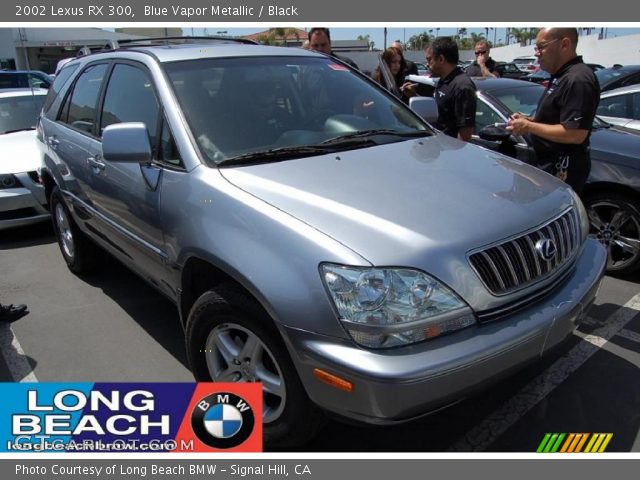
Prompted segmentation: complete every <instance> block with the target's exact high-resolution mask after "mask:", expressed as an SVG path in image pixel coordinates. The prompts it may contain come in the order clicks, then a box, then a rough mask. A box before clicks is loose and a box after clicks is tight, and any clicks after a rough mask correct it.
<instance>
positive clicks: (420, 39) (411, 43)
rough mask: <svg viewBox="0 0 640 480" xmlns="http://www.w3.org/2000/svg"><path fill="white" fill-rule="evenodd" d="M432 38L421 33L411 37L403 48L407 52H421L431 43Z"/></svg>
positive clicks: (427, 34) (425, 33)
mask: <svg viewBox="0 0 640 480" xmlns="http://www.w3.org/2000/svg"><path fill="white" fill-rule="evenodd" d="M432 39H433V36H432V35H431V34H429V33H427V32H422V33H419V34H417V35H413V36H412V37H410V38H409V40H408V41H407V44H406V45H405V48H406V49H407V50H423V49H424V48H425V47H426V46H427V45H429V44H430V43H431V40H432Z"/></svg>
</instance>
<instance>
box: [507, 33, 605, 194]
mask: <svg viewBox="0 0 640 480" xmlns="http://www.w3.org/2000/svg"><path fill="white" fill-rule="evenodd" d="M577 46H578V31H577V29H575V28H543V29H541V30H540V32H538V36H537V38H536V45H535V55H536V57H538V61H539V62H540V67H541V68H542V69H544V70H546V71H547V72H549V73H550V74H551V80H550V81H549V85H548V86H547V88H546V90H545V91H544V93H543V94H542V97H541V98H540V101H539V102H538V108H537V109H536V112H535V116H534V117H533V118H530V117H526V116H524V115H521V114H519V113H516V114H514V115H513V116H512V117H511V119H510V120H509V126H508V127H507V130H509V131H511V132H513V133H514V134H516V135H529V136H530V138H531V141H532V145H533V148H534V150H535V152H536V157H537V165H536V166H537V167H538V168H541V169H542V170H545V171H546V172H548V173H551V174H552V175H555V176H556V177H558V178H560V179H561V180H563V181H565V182H566V183H568V184H569V185H570V186H571V187H572V188H573V189H574V190H575V191H576V192H578V193H580V191H581V190H582V188H583V187H584V184H585V183H586V181H587V178H588V177H589V172H590V170H591V158H590V156H589V135H590V133H591V126H592V123H593V119H594V117H595V114H596V109H597V107H598V102H599V101H600V87H599V85H598V80H597V79H596V77H595V75H594V74H593V70H591V68H589V67H588V66H587V65H585V64H584V62H583V61H582V57H581V56H578V55H577V53H576V48H577Z"/></svg>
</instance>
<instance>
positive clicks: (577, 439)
mask: <svg viewBox="0 0 640 480" xmlns="http://www.w3.org/2000/svg"><path fill="white" fill-rule="evenodd" d="M565 438H566V440H565ZM612 438H613V433H569V434H566V433H546V434H545V435H544V437H543V438H542V441H541V442H540V445H538V448H537V449H536V452H537V453H603V452H604V451H605V450H606V448H607V446H608V445H609V442H610V441H611V439H612ZM587 440H588V442H587ZM563 441H564V443H563ZM585 444H586V447H585ZM561 445H562V446H561ZM558 450H560V451H558Z"/></svg>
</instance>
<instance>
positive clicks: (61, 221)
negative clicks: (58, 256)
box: [55, 203, 75, 258]
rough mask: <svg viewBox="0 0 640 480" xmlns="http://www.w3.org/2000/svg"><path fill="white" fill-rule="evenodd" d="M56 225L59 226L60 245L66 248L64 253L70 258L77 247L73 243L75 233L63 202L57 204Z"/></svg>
mask: <svg viewBox="0 0 640 480" xmlns="http://www.w3.org/2000/svg"><path fill="white" fill-rule="evenodd" d="M55 215H56V226H57V227H58V228H57V230H58V239H59V241H60V245H61V246H62V249H63V250H64V253H65V254H66V255H67V257H69V258H73V254H74V252H75V247H74V244H73V234H72V233H71V226H70V225H69V219H68V218H67V214H66V212H65V210H64V207H63V206H62V204H61V203H58V204H56V212H55Z"/></svg>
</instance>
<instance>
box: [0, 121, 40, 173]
mask: <svg viewBox="0 0 640 480" xmlns="http://www.w3.org/2000/svg"><path fill="white" fill-rule="evenodd" d="M0 152H2V155H0V173H3V174H7V173H22V172H31V171H34V170H39V169H40V168H41V167H42V155H41V152H40V149H39V147H38V143H37V140H36V131H35V130H26V131H23V132H14V133H5V134H2V135H0Z"/></svg>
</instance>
